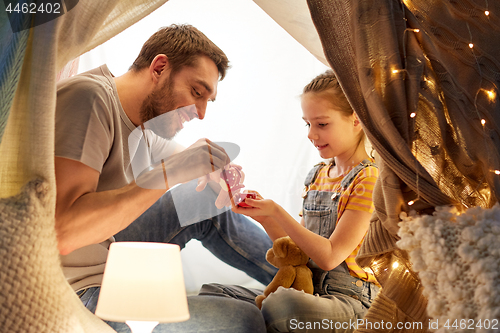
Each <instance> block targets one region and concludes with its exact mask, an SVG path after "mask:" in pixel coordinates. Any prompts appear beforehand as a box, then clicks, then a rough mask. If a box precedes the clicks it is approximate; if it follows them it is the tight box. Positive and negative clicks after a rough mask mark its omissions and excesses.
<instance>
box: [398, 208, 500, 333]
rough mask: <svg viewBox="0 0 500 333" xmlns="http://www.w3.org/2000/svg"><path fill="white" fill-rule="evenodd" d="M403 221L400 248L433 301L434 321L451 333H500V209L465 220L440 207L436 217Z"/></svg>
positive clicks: (475, 213) (430, 312)
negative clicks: (455, 332) (458, 332)
mask: <svg viewBox="0 0 500 333" xmlns="http://www.w3.org/2000/svg"><path fill="white" fill-rule="evenodd" d="M402 219H403V222H401V223H400V230H399V232H398V235H399V236H400V237H401V240H399V241H398V242H397V243H396V244H397V245H398V246H399V247H400V248H401V249H403V250H406V251H408V253H409V255H410V261H411V262H412V264H413V270H414V271H416V272H418V274H419V277H420V279H421V281H422V285H423V286H424V292H423V293H424V296H426V297H427V298H428V300H429V302H428V305H427V312H428V315H429V316H431V317H432V318H434V319H438V323H439V328H440V329H444V328H445V325H446V323H448V326H449V329H456V328H459V329H461V328H462V329H463V328H464V325H465V327H466V328H474V329H476V327H477V328H479V326H477V325H481V326H483V329H484V328H489V329H494V326H496V328H497V330H498V329H499V328H500V323H499V322H498V318H500V283H499V282H500V249H499V247H498V244H500V206H499V205H498V204H496V205H495V206H494V207H493V208H491V209H482V208H479V207H476V208H471V209H469V210H467V211H466V212H465V213H463V214H458V212H457V211H456V209H455V208H452V207H438V208H437V209H436V212H435V213H434V214H433V215H432V216H431V215H424V216H409V217H407V216H402ZM435 322H436V321H434V323H435ZM452 325H456V326H452ZM461 325H462V326H461ZM470 325H473V326H470ZM487 326H488V327H487ZM433 328H437V327H433ZM478 331H481V330H478ZM486 331H489V330H486Z"/></svg>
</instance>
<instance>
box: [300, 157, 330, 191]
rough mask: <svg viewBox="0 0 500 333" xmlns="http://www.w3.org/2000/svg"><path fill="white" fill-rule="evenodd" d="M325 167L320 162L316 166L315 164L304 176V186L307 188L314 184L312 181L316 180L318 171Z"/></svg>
mask: <svg viewBox="0 0 500 333" xmlns="http://www.w3.org/2000/svg"><path fill="white" fill-rule="evenodd" d="M325 165H326V163H325V162H320V163H318V164H316V165H315V166H314V167H313V168H312V169H311V170H310V171H309V173H308V174H307V176H306V180H305V181H304V185H305V186H306V187H307V186H309V185H311V184H312V183H314V181H315V180H316V178H317V177H318V173H319V171H320V170H321V168H322V167H324V166H325Z"/></svg>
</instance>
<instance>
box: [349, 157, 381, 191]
mask: <svg viewBox="0 0 500 333" xmlns="http://www.w3.org/2000/svg"><path fill="white" fill-rule="evenodd" d="M369 166H374V167H377V165H376V164H375V163H373V162H372V161H370V160H363V161H361V163H359V164H358V165H356V166H355V167H354V168H353V169H352V170H351V171H349V173H348V174H347V175H346V176H345V177H344V178H343V179H342V182H341V183H340V187H341V188H342V190H344V189H346V188H347V187H348V186H349V185H350V184H351V183H352V181H353V180H354V178H356V176H357V175H358V173H359V172H360V171H361V170H363V169H364V168H366V167H369Z"/></svg>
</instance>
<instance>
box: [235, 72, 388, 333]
mask: <svg viewBox="0 0 500 333" xmlns="http://www.w3.org/2000/svg"><path fill="white" fill-rule="evenodd" d="M302 111H303V119H304V121H305V122H306V126H307V127H308V128H309V130H308V138H309V140H310V141H311V143H312V144H313V145H314V146H315V147H316V149H318V152H319V154H320V156H321V157H322V158H324V159H330V162H329V163H328V164H325V163H320V164H319V165H316V166H315V167H314V168H313V169H312V170H311V171H310V172H309V174H308V176H307V178H306V181H305V185H306V188H305V191H304V194H303V198H304V202H303V207H302V213H301V216H302V220H301V223H300V224H298V223H297V222H296V221H295V219H294V218H293V217H291V216H290V215H289V214H288V213H286V211H285V210H284V209H283V208H282V207H281V206H279V205H278V204H276V203H275V202H273V201H272V200H270V199H264V198H262V196H261V195H260V194H258V193H257V192H254V193H255V194H256V199H246V201H245V202H246V204H247V205H249V206H250V207H247V208H241V207H235V208H233V210H234V212H236V213H240V214H244V215H247V216H250V217H252V218H253V219H255V220H256V221H258V222H259V223H260V224H262V226H263V227H264V229H265V230H266V231H267V233H268V235H269V236H270V237H271V239H272V240H273V241H274V240H275V239H276V238H279V237H282V236H286V235H288V236H290V237H291V238H292V239H293V240H294V241H295V243H296V244H297V245H298V246H299V247H300V248H301V249H302V250H303V251H304V252H305V253H306V254H307V255H308V256H309V257H310V258H311V259H310V261H309V264H308V266H309V268H310V269H311V271H312V272H313V283H314V289H315V290H314V293H315V296H314V295H309V294H305V293H304V292H302V291H297V290H294V289H284V288H279V289H278V290H277V291H276V292H275V293H273V294H271V295H269V296H268V297H267V299H266V300H264V302H263V304H262V313H263V315H264V319H265V321H266V325H267V327H268V331H270V332H290V331H293V332H295V331H300V330H301V329H302V328H303V329H308V328H309V330H308V331H309V332H310V331H315V330H318V331H319V330H321V331H324V330H326V331H334V332H347V331H352V330H354V329H355V328H356V327H357V325H356V324H357V319H360V318H363V316H364V314H365V312H366V311H367V309H368V308H369V307H370V305H371V303H372V301H373V299H374V298H375V296H376V294H377V292H378V289H379V288H378V286H377V281H376V280H375V278H374V276H373V275H372V274H371V273H369V272H366V271H364V270H363V269H362V268H361V267H359V266H358V265H356V262H355V261H354V258H355V257H356V254H357V253H358V250H359V248H360V245H361V242H362V241H363V238H364V236H365V234H366V232H367V230H368V225H369V221H370V216H371V213H372V211H373V205H372V191H373V187H374V185H375V180H376V178H377V176H378V169H377V168H376V166H375V165H374V163H373V160H372V159H370V158H369V156H368V155H367V153H366V150H365V145H364V138H365V136H364V133H363V130H362V128H361V124H360V122H359V120H358V119H357V117H356V115H355V114H354V112H353V110H352V108H351V107H350V105H349V103H348V101H347V99H346V97H345V95H344V94H343V92H342V90H341V88H340V86H339V84H338V82H337V79H336V77H335V75H334V74H333V72H332V71H327V72H326V73H324V74H322V75H319V76H318V77H316V78H314V79H313V80H312V81H311V82H310V83H309V84H308V85H307V86H306V87H305V88H304V91H303V94H302ZM252 192H253V191H252ZM318 295H319V296H318Z"/></svg>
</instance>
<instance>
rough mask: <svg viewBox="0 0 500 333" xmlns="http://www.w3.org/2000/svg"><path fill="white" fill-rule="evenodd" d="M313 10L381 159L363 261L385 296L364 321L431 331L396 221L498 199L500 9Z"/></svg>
mask: <svg viewBox="0 0 500 333" xmlns="http://www.w3.org/2000/svg"><path fill="white" fill-rule="evenodd" d="M308 4H309V8H310V12H311V17H312V20H313V22H314V24H315V26H316V28H317V31H318V33H319V36H320V39H321V42H322V45H323V48H324V51H325V56H326V59H327V60H328V62H329V64H330V65H331V67H332V68H333V70H334V71H335V73H336V75H337V76H338V78H339V82H340V83H341V85H342V88H343V89H344V91H345V93H346V95H347V97H348V99H349V101H350V103H351V105H352V106H353V108H354V109H355V111H356V113H357V114H358V116H359V117H360V119H361V121H362V123H363V125H364V128H365V131H366V133H367V135H368V137H369V139H370V141H371V142H372V144H373V145H374V147H375V149H376V151H377V153H378V155H379V157H380V158H379V159H378V161H379V164H380V178H379V181H378V183H377V186H376V190H375V192H374V204H375V210H376V212H375V214H374V215H373V218H372V223H371V225H370V229H369V233H368V235H367V237H366V239H365V241H364V243H363V247H362V249H361V251H360V254H359V256H358V258H357V261H358V262H359V263H361V264H362V265H363V266H365V267H369V268H371V269H372V270H373V271H374V273H375V275H376V277H377V279H378V281H379V282H380V283H381V285H382V286H383V289H382V293H381V295H380V297H378V298H377V300H376V301H375V303H374V305H373V306H372V308H371V309H370V311H369V312H368V314H367V315H366V319H367V320H368V321H372V322H375V321H379V322H380V320H384V321H392V322H393V323H394V327H396V326H395V325H396V323H397V322H423V323H424V324H425V325H424V326H426V324H427V313H426V309H425V307H426V299H425V297H423V296H422V289H423V288H422V286H421V283H420V280H419V278H418V275H416V274H415V273H414V272H413V271H412V269H411V263H410V262H409V260H408V255H407V253H406V252H405V251H402V250H400V249H398V247H397V246H396V245H395V242H396V241H397V240H398V236H397V231H398V229H399V226H398V223H399V222H400V218H399V216H400V213H401V212H407V211H409V210H410V209H415V210H416V211H417V212H419V213H421V214H426V213H431V212H432V210H433V208H434V207H436V206H442V205H455V206H456V207H457V208H458V209H459V210H464V209H467V208H469V207H475V206H479V207H483V208H488V207H491V206H492V205H493V204H494V203H495V202H496V201H497V200H498V198H499V197H500V183H499V178H498V177H499V176H498V175H497V174H496V173H495V170H497V169H500V165H499V163H500V161H499V149H500V140H499V134H500V132H499V127H498V126H499V124H500V110H499V108H500V105H499V101H498V81H499V78H500V77H499V73H500V62H499V60H500V25H499V23H500V22H499V19H498V18H499V16H498V15H499V14H500V4H499V3H498V2H496V1H493V2H483V1H464V0H456V1H441V0H437V1H429V0H403V1H402V2H401V1H398V0H377V1H373V0H342V1H327V0H308ZM411 204H413V205H412V206H411ZM425 328H426V327H424V329H425ZM411 330H412V329H409V330H407V331H411ZM360 331H370V330H369V329H368V328H367V327H364V328H360ZM416 331H418V329H417V330H416Z"/></svg>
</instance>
